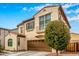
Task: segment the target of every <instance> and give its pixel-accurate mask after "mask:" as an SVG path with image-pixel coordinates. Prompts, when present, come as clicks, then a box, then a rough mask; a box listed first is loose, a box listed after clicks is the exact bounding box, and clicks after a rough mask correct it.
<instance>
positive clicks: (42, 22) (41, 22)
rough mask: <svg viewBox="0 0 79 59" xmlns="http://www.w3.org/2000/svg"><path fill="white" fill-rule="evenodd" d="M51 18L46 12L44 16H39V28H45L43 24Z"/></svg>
mask: <svg viewBox="0 0 79 59" xmlns="http://www.w3.org/2000/svg"><path fill="white" fill-rule="evenodd" d="M50 20H51V14H50V13H49V14H46V15H44V16H41V17H40V18H39V29H40V30H42V29H45V26H46V25H47V24H48V22H49V21H50Z"/></svg>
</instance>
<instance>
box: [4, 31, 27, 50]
mask: <svg viewBox="0 0 79 59" xmlns="http://www.w3.org/2000/svg"><path fill="white" fill-rule="evenodd" d="M5 39H6V40H5V50H10V51H19V50H26V49H27V48H26V45H27V44H26V42H27V41H26V40H25V36H24V35H21V34H18V33H13V32H10V33H9V34H8V35H7V36H6V37H5ZM9 39H12V46H8V40H9ZM18 39H19V40H20V41H19V45H18Z"/></svg>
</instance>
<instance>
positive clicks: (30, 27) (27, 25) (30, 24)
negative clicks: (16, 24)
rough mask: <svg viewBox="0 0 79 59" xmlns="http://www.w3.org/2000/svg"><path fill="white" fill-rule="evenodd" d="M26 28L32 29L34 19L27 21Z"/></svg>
mask: <svg viewBox="0 0 79 59" xmlns="http://www.w3.org/2000/svg"><path fill="white" fill-rule="evenodd" d="M26 29H27V30H30V29H34V21H33V22H30V23H27V24H26Z"/></svg>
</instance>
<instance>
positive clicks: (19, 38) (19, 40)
mask: <svg viewBox="0 0 79 59" xmlns="http://www.w3.org/2000/svg"><path fill="white" fill-rule="evenodd" d="M18 46H20V38H18Z"/></svg>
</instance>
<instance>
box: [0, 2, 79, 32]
mask: <svg viewBox="0 0 79 59" xmlns="http://www.w3.org/2000/svg"><path fill="white" fill-rule="evenodd" d="M50 5H62V7H63V10H64V12H65V14H66V16H67V18H68V21H69V23H70V26H71V29H70V31H71V32H72V33H79V4H75V3H59V4H58V3H0V27H2V28H7V29H14V28H16V26H17V25H18V24H19V23H21V22H22V21H23V20H27V19H29V18H32V17H33V15H34V14H36V13H37V12H38V11H39V10H41V9H42V8H43V7H45V6H50Z"/></svg>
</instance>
